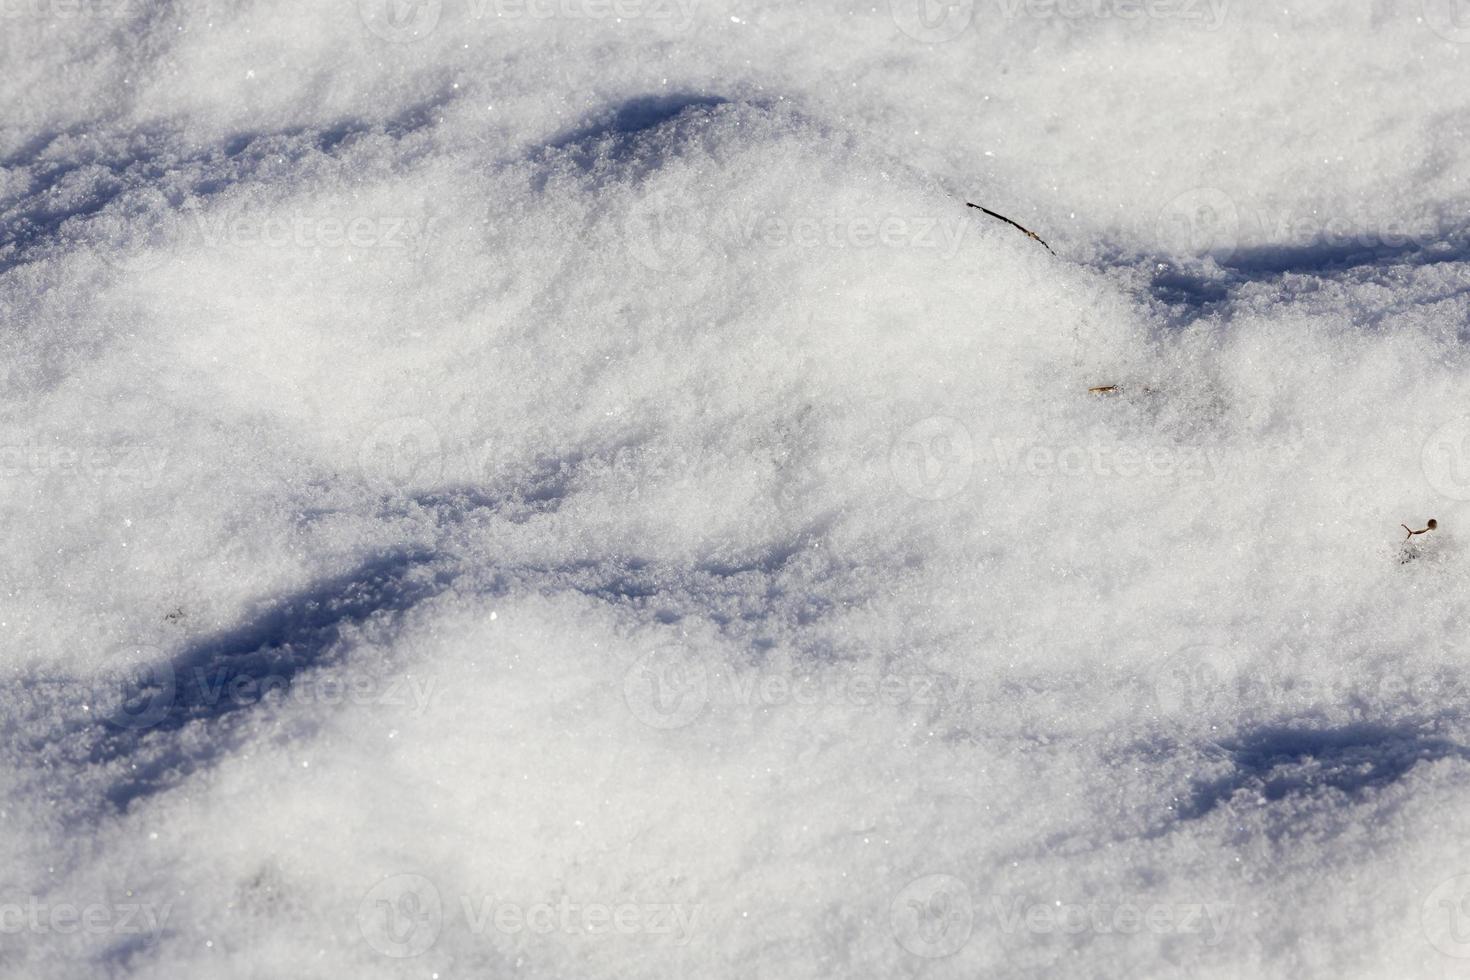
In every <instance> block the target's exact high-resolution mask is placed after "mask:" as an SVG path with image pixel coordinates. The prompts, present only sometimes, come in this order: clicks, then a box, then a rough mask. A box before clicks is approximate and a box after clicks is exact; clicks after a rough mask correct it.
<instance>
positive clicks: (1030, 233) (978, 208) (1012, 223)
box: [965, 201, 1057, 255]
mask: <svg viewBox="0 0 1470 980" xmlns="http://www.w3.org/2000/svg"><path fill="white" fill-rule="evenodd" d="M965 204H966V205H967V206H969V207H972V208H974V209H975V210H976V211H982V212H984V213H985V214H988V215H990V216H991V217H992V218H998V219H1000V220H1001V221H1004V222H1005V223H1006V224H1008V225H1010V226H1011V227H1012V228H1019V229H1020V230H1021V231H1023V232H1025V233H1026V235H1027V236H1028V237H1030V238H1034V239H1036V240H1037V241H1038V242H1041V247H1042V248H1044V249H1046V250H1047V251H1048V252H1051V254H1053V255H1056V254H1057V253H1055V252H1052V251H1051V246H1050V245H1048V244H1047V243H1046V242H1044V241H1042V239H1041V236H1040V235H1038V234H1036V232H1034V231H1032V230H1031V229H1030V228H1027V227H1026V226H1025V225H1023V224H1020V223H1019V222H1015V221H1012V220H1011V219H1010V218H1007V217H1006V216H1005V215H1003V214H996V213H995V212H994V211H992V210H990V209H989V208H982V207H981V206H980V205H978V204H971V203H970V202H969V201H966V202H965Z"/></svg>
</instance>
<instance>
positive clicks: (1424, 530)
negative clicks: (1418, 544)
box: [1399, 517, 1439, 541]
mask: <svg viewBox="0 0 1470 980" xmlns="http://www.w3.org/2000/svg"><path fill="white" fill-rule="evenodd" d="M1399 527H1401V528H1403V529H1404V530H1405V531H1409V525H1407V524H1400V525H1399ZM1437 527H1439V522H1438V521H1436V520H1435V519H1434V518H1432V517H1431V518H1430V519H1429V523H1428V524H1427V525H1425V526H1424V527H1421V528H1420V529H1419V530H1417V531H1409V533H1408V534H1407V535H1405V537H1404V540H1405V541H1407V540H1409V538H1412V537H1413V536H1414V535H1416V534H1427V533H1428V532H1430V531H1433V530H1434V529H1435V528H1437Z"/></svg>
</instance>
